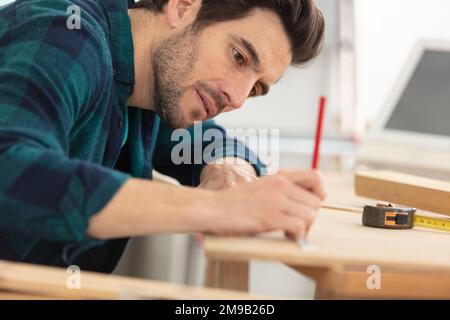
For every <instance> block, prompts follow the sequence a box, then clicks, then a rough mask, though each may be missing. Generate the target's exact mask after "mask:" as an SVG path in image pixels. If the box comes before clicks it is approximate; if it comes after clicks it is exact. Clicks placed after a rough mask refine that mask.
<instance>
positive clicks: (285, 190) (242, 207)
mask: <svg viewBox="0 0 450 320" xmlns="http://www.w3.org/2000/svg"><path fill="white" fill-rule="evenodd" d="M324 199H325V191H324V188H323V184H322V179H321V176H320V174H319V173H318V172H317V171H292V172H286V171H285V172H280V173H279V174H277V175H275V176H268V177H264V178H261V179H259V180H257V181H253V182H251V183H245V184H240V185H237V186H236V187H235V188H230V189H225V190H222V191H219V192H217V194H216V204H217V208H218V210H217V212H219V214H218V215H216V217H215V219H214V224H213V225H212V227H211V230H210V231H211V232H212V233H214V234H223V235H230V234H237V235H239V234H256V233H261V232H269V231H274V230H282V231H284V232H285V234H286V236H287V237H288V238H290V239H293V240H297V239H299V238H303V237H305V236H306V234H307V232H308V231H309V229H310V227H311V225H312V223H313V222H314V219H315V217H316V215H317V212H318V210H319V208H320V205H321V203H322V201H323V200H324Z"/></svg>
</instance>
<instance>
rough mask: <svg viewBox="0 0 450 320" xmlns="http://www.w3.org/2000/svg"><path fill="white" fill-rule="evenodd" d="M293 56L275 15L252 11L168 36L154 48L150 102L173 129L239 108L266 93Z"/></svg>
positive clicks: (256, 10) (185, 126) (258, 10)
mask: <svg viewBox="0 0 450 320" xmlns="http://www.w3.org/2000/svg"><path fill="white" fill-rule="evenodd" d="M291 59H292V53H291V49H290V44H289V40H288V38H287V36H286V34H285V32H284V30H283V26H282V25H281V22H280V20H279V18H278V17H277V16H276V14H274V13H272V12H268V11H263V10H260V9H255V10H253V11H252V12H251V14H250V15H249V16H247V17H245V18H243V19H239V20H233V21H227V22H221V23H216V24H213V25H211V26H208V27H206V28H204V29H202V30H201V31H200V32H198V33H195V32H194V31H193V29H192V28H190V27H188V29H187V30H186V31H185V32H183V33H181V34H178V35H175V36H172V37H171V38H169V39H168V40H167V41H166V42H164V43H163V44H162V45H161V46H160V47H159V48H158V49H157V50H156V52H155V59H154V65H153V67H154V72H155V92H154V105H155V106H156V107H157V108H158V109H157V110H158V113H159V115H160V116H161V117H162V118H163V119H164V120H165V121H166V122H167V123H168V124H169V125H170V126H171V127H172V128H187V127H190V126H191V125H193V124H194V122H196V121H205V120H208V119H211V118H213V117H215V116H216V115H218V114H219V113H221V112H227V111H231V110H234V109H237V108H240V107H241V106H242V105H243V104H244V102H245V100H246V99H247V98H249V97H252V96H261V95H265V94H266V93H267V91H268V89H269V87H270V86H271V85H272V84H274V83H275V82H276V81H278V80H279V78H280V77H281V76H282V74H283V73H284V72H285V71H286V69H287V68H288V66H289V64H290V61H291Z"/></svg>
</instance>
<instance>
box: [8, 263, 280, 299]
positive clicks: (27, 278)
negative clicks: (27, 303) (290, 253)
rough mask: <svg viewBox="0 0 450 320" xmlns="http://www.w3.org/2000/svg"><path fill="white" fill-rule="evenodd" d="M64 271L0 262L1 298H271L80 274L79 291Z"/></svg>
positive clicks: (86, 273) (90, 273)
mask: <svg viewBox="0 0 450 320" xmlns="http://www.w3.org/2000/svg"><path fill="white" fill-rule="evenodd" d="M67 277H68V274H67V273H66V270H64V269H60V268H52V267H45V266H36V265H29V264H21V263H12V262H6V261H1V260H0V299H31V298H35V299H49V298H50V299H169V300H180V299H183V300H184V299H194V300H196V299H219V300H221V299H236V300H247V299H269V298H270V299H273V297H263V296H254V295H249V294H245V293H239V292H235V291H230V290H220V289H204V288H189V287H185V286H181V285H174V284H167V283H164V282H158V281H150V280H142V279H136V278H128V277H120V276H113V275H105V274H97V273H92V272H84V271H82V272H81V289H80V290H70V289H68V288H67V286H66V281H67Z"/></svg>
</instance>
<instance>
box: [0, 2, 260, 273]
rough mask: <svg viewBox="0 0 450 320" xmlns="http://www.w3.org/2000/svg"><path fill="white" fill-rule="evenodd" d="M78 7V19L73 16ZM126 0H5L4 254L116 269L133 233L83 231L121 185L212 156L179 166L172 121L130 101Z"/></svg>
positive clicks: (190, 176)
mask: <svg viewBox="0 0 450 320" xmlns="http://www.w3.org/2000/svg"><path fill="white" fill-rule="evenodd" d="M71 5H77V6H78V7H79V8H80V13H81V16H80V17H81V20H80V22H81V29H73V30H72V29H70V28H68V26H67V21H68V18H69V16H70V15H71V14H72V13H73V12H72V11H70V10H68V8H69V7H70V6H71ZM127 9H128V8H127V3H126V1H125V0H122V1H121V0H17V1H16V2H14V3H12V4H9V5H6V6H3V7H1V8H0V259H8V260H14V261H23V262H30V263H39V264H47V265H59V266H66V265H69V264H77V265H79V266H80V267H81V268H83V269H86V270H94V271H101V272H111V271H112V270H113V269H114V267H115V265H116V263H117V261H118V259H119V258H120V256H121V254H122V252H123V249H124V247H125V245H126V243H127V240H128V239H116V240H108V241H99V240H96V239H92V238H90V237H88V236H87V234H86V229H87V226H88V221H89V219H90V218H91V217H92V216H93V215H94V214H95V213H97V212H98V211H100V210H101V209H102V208H103V207H104V206H105V205H106V204H107V203H108V201H109V200H111V198H112V197H113V196H114V194H115V193H116V192H117V190H118V189H119V188H120V187H121V185H122V184H123V183H124V182H125V181H126V180H127V179H128V178H129V177H130V176H134V177H140V178H147V179H151V178H152V177H151V172H152V169H156V170H158V171H160V172H162V173H165V174H168V175H170V176H173V177H175V178H177V179H178V180H180V181H181V182H182V183H183V184H185V185H191V186H195V185H197V184H198V183H199V182H198V177H199V172H200V170H201V168H202V166H203V165H204V164H202V165H174V164H173V163H172V161H171V159H170V154H171V150H172V147H173V146H174V144H175V142H171V139H170V136H171V130H169V128H168V127H167V126H165V125H164V123H161V122H160V119H159V118H158V116H157V115H156V114H155V113H154V112H151V111H145V110H142V109H138V108H133V107H130V106H127V100H128V97H129V96H130V95H131V93H132V90H133V84H134V63H133V57H134V54H133V42H132V36H131V26H130V20H129V16H128V13H127ZM203 127H204V128H203V130H206V129H207V128H211V127H215V128H219V129H221V128H220V127H217V126H216V125H215V124H214V123H213V122H207V123H204V124H203ZM221 130H223V129H221ZM229 142H230V141H228V140H226V141H225V143H229ZM233 143H236V142H233ZM192 145H194V143H192ZM227 150H228V149H227ZM246 151H248V150H246ZM249 154H250V153H248V152H246V155H242V157H244V158H246V159H249ZM226 155H227V156H229V155H230V154H226ZM232 155H234V156H241V155H238V154H236V153H234V154H232ZM261 168H262V167H261V166H260V165H257V166H256V169H257V170H258V171H259V170H260V169H261ZM149 209H150V208H149ZM124 214H126V212H124Z"/></svg>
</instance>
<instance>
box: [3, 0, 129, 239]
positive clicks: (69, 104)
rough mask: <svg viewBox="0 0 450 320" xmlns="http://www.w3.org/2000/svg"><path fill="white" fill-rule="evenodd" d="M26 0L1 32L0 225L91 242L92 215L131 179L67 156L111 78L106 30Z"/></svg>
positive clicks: (29, 233) (47, 236)
mask: <svg viewBox="0 0 450 320" xmlns="http://www.w3.org/2000/svg"><path fill="white" fill-rule="evenodd" d="M27 3H28V6H26V5H24V7H19V5H17V8H16V10H17V12H16V14H17V17H16V18H15V20H14V23H13V24H11V25H9V26H8V28H9V30H8V31H7V32H3V33H2V32H0V43H1V45H0V47H1V50H0V56H1V57H0V177H1V178H0V230H4V231H5V232H8V233H15V234H23V235H26V236H27V237H36V238H41V239H46V240H50V241H57V242H62V243H72V244H83V245H88V246H89V245H92V244H94V243H96V242H97V240H96V239H92V238H90V237H88V236H87V233H86V230H87V227H88V222H89V220H90V218H91V217H92V216H93V215H94V214H96V213H97V212H98V211H100V210H101V209H102V208H103V207H104V206H105V205H106V204H107V203H108V202H109V201H110V199H111V198H112V197H113V196H114V194H115V193H116V192H117V190H118V189H119V188H120V187H121V186H122V185H123V183H124V182H125V181H126V180H127V179H128V175H126V174H122V173H120V172H117V171H114V170H111V169H108V168H104V167H102V166H100V165H96V164H93V163H90V162H87V161H83V160H79V159H73V158H71V157H70V156H69V155H70V144H69V141H70V135H71V134H73V130H75V124H76V121H77V119H78V118H79V117H80V116H82V115H83V114H85V113H86V112H87V108H92V107H93V106H95V105H96V99H98V98H99V96H100V95H102V94H103V93H102V92H104V91H105V88H106V87H107V85H108V81H111V80H108V78H107V76H106V74H107V69H106V66H105V64H104V62H102V61H103V60H102V59H105V57H100V58H99V57H98V55H99V52H101V51H100V50H102V47H103V43H102V42H101V41H100V40H99V38H98V36H96V34H99V33H100V32H102V30H100V27H96V26H95V25H94V24H90V23H89V19H88V17H85V18H87V19H85V20H83V25H82V28H81V29H80V30H69V29H68V28H67V26H66V21H67V17H68V16H67V15H66V14H65V10H64V11H63V10H61V11H58V10H54V8H52V10H50V9H48V10H44V9H45V8H44V9H42V8H39V7H32V3H33V2H32V1H29V2H27ZM86 16H87V15H86Z"/></svg>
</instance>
